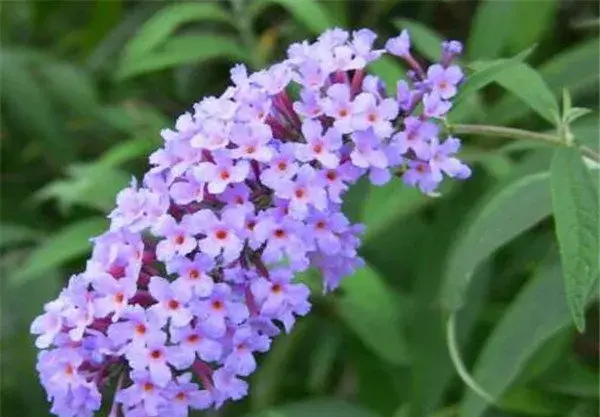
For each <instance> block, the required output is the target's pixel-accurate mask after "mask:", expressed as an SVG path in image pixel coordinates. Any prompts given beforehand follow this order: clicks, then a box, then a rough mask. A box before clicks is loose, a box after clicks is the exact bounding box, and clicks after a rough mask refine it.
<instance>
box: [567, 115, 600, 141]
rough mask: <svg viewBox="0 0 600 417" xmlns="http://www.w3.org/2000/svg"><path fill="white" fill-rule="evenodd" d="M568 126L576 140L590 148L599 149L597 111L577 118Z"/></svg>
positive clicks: (599, 122) (599, 127)
mask: <svg viewBox="0 0 600 417" xmlns="http://www.w3.org/2000/svg"><path fill="white" fill-rule="evenodd" d="M569 127H570V129H571V133H572V134H573V136H574V137H575V141H576V142H578V143H581V144H584V145H587V146H589V147H590V148H592V149H596V150H600V142H598V131H599V130H600V115H599V114H598V113H594V114H591V115H589V116H587V117H582V118H581V119H577V120H576V121H575V122H574V123H573V124H572V125H571V126H569Z"/></svg>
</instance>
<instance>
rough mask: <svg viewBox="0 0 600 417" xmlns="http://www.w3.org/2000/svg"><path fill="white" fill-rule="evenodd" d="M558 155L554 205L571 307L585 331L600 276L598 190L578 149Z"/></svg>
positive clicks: (576, 321)
mask: <svg viewBox="0 0 600 417" xmlns="http://www.w3.org/2000/svg"><path fill="white" fill-rule="evenodd" d="M554 152H555V153H554V158H553V159H552V168H551V173H552V176H551V178H552V181H551V184H552V205H553V209H554V220H555V223H556V234H557V237H558V244H559V247H560V255H561V263H562V266H563V271H564V278H565V289H566V295H567V303H568V305H569V308H570V310H571V314H572V315H573V320H574V321H575V324H576V326H577V328H578V329H579V330H580V331H583V329H584V327H585V321H584V320H585V317H584V312H585V311H584V308H585V305H586V302H587V299H588V297H589V295H590V292H591V291H592V289H593V288H594V285H595V284H596V282H597V281H598V274H599V271H598V254H600V244H599V242H598V240H599V237H598V236H599V230H600V229H599V228H598V213H599V211H598V188H597V183H596V184H595V183H594V181H593V179H592V175H591V173H590V171H589V169H588V168H587V167H586V166H585V165H584V163H583V160H582V158H581V155H580V154H579V152H578V151H577V150H576V149H575V148H562V149H557V150H555V151H554Z"/></svg>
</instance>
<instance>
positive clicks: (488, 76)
mask: <svg viewBox="0 0 600 417" xmlns="http://www.w3.org/2000/svg"><path fill="white" fill-rule="evenodd" d="M530 51H531V49H529V50H527V51H524V52H522V53H520V54H518V55H516V56H514V57H512V58H509V59H498V60H495V61H479V62H478V63H473V64H471V65H480V66H481V68H482V70H481V71H476V72H475V73H474V74H471V75H469V76H468V77H467V80H466V81H465V82H464V83H463V84H462V86H461V87H460V89H459V91H458V95H457V96H456V98H455V99H454V104H453V105H454V106H458V105H459V103H461V102H462V101H463V100H464V99H465V98H466V97H468V96H470V95H471V94H473V93H475V92H476V91H478V90H480V89H482V88H483V87H485V86H487V85H488V84H491V83H493V82H495V81H497V80H498V78H499V77H500V76H501V75H502V73H503V72H504V71H506V70H508V69H510V68H511V67H515V66H517V65H518V64H519V63H520V62H521V61H522V60H524V59H525V58H526V57H527V55H529V53H530Z"/></svg>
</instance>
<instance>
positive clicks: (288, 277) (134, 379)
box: [31, 29, 470, 417]
mask: <svg viewBox="0 0 600 417" xmlns="http://www.w3.org/2000/svg"><path fill="white" fill-rule="evenodd" d="M375 38H376V35H375V34H374V33H373V32H372V31H370V30H366V29H363V30H359V31H355V32H353V33H352V34H351V35H350V34H349V33H348V32H346V31H343V30H340V29H333V30H330V31H327V32H325V33H323V34H322V35H321V36H320V37H319V39H318V40H317V41H316V42H315V43H312V44H310V43H308V42H306V41H304V42H302V43H296V44H293V45H292V46H291V47H290V48H289V50H288V57H287V59H286V60H285V61H283V62H281V63H278V64H275V65H273V66H271V67H270V68H268V69H266V70H263V71H259V72H256V73H253V74H248V73H247V71H246V68H245V67H244V66H243V65H237V66H235V67H234V68H233V69H232V70H231V79H232V81H233V86H231V87H229V88H228V89H227V90H226V91H225V93H224V94H223V95H222V96H221V97H218V98H217V97H209V98H205V99H203V100H202V101H200V102H199V103H197V104H196V105H195V106H194V109H193V111H192V112H190V113H185V114H183V115H182V116H180V117H179V118H178V119H177V121H176V123H175V129H174V130H171V129H165V130H164V131H162V132H161V135H162V137H163V138H164V146H163V148H161V149H159V150H158V151H156V152H154V153H153V154H152V155H151V157H150V163H151V165H152V167H151V169H150V170H149V171H148V172H147V173H146V175H145V176H144V179H143V183H142V184H141V185H138V184H137V183H136V182H133V183H132V184H131V186H130V187H129V188H127V189H125V190H123V191H122V192H121V193H119V195H118V197H117V207H116V208H115V209H114V210H113V212H112V213H110V215H109V217H110V219H111V227H110V230H109V231H108V232H106V233H105V234H103V235H101V236H99V237H97V238H95V239H94V250H93V254H92V256H91V259H90V260H89V261H88V263H87V266H86V269H85V271H84V272H83V273H81V274H78V275H75V276H73V277H72V278H71V280H70V282H69V285H68V286H67V288H65V289H64V290H63V291H62V293H61V294H60V295H59V297H58V298H57V299H56V300H54V301H52V302H49V303H48V304H47V305H46V306H45V312H44V314H43V315H41V316H39V317H38V318H37V319H36V320H35V321H34V322H33V324H32V326H31V331H32V332H33V333H34V334H36V335H38V337H37V341H36V345H37V347H38V348H40V349H42V350H41V352H40V353H39V358H38V365H37V369H38V371H39V374H40V378H41V381H42V383H43V385H44V387H45V388H46V391H47V393H48V397H49V399H50V400H51V401H52V402H53V408H52V412H53V413H55V414H57V415H59V416H65V417H70V416H91V415H92V414H93V412H94V411H95V410H98V409H99V407H100V404H101V399H102V395H101V392H100V390H102V389H104V388H106V387H107V384H108V382H109V381H113V382H114V383H116V385H117V388H116V394H115V396H114V400H113V411H112V414H111V415H113V416H117V415H121V414H123V415H125V416H165V415H169V416H176V417H177V416H187V415H188V410H189V409H190V408H191V409H206V408H209V407H220V406H221V405H222V404H223V403H224V402H225V401H227V400H238V399H240V398H242V397H244V396H245V395H246V393H247V391H248V384H247V383H246V382H245V381H244V379H243V378H244V377H247V376H248V375H250V374H251V373H252V372H253V371H254V370H255V369H256V361H255V354H256V353H257V352H266V351H267V350H268V349H269V346H270V343H271V340H272V338H273V337H274V336H276V335H277V334H279V333H280V332H281V331H282V330H285V331H286V332H289V331H290V329H291V328H292V326H293V325H294V322H295V320H296V318H297V317H298V316H303V315H305V314H307V313H308V311H309V310H310V302H309V290H308V288H307V287H306V286H305V285H303V284H299V283H294V282H293V280H292V278H293V276H294V274H295V273H298V272H301V271H305V270H306V269H307V268H309V267H314V268H316V269H317V270H318V271H319V272H320V273H321V274H322V276H323V280H324V288H325V290H332V289H334V288H336V287H337V286H338V284H339V282H340V280H341V279H342V278H343V277H344V276H347V275H349V274H351V273H352V272H353V271H354V270H355V269H356V268H357V267H360V266H361V265H362V260H361V259H360V257H359V256H358V255H357V247H358V245H359V243H360V240H359V238H358V236H359V234H360V233H361V230H362V226H361V225H352V224H351V223H350V222H349V220H348V219H347V218H346V217H345V216H344V214H343V213H342V211H341V203H342V197H343V194H344V193H345V192H346V190H347V189H348V187H349V186H350V185H351V184H353V183H354V182H356V181H357V180H358V179H359V178H360V177H361V176H362V175H364V174H368V176H369V178H370V181H371V182H373V183H374V184H376V185H381V184H384V183H386V182H388V181H389V180H390V179H391V177H392V176H394V175H396V176H398V177H401V178H402V179H403V181H404V182H405V183H406V184H408V185H410V186H416V187H418V188H420V189H421V190H422V191H423V192H425V193H433V192H434V191H435V189H436V187H437V186H438V184H439V183H440V182H441V181H442V178H443V175H444V174H446V175H447V176H450V177H456V178H466V177H468V176H469V175H470V170H469V168H468V167H467V166H466V165H464V164H463V163H461V162H460V161H459V160H458V159H456V158H455V157H454V154H455V153H456V152H457V151H458V148H459V147H460V142H459V140H458V139H456V138H453V137H447V138H445V139H442V138H441V137H440V128H439V125H438V121H439V119H441V118H443V117H444V115H445V114H446V112H447V111H448V110H449V109H450V107H451V102H450V100H451V99H452V97H453V96H454V95H455V94H456V89H457V86H458V84H459V83H460V82H461V80H462V79H463V74H462V72H461V70H460V68H459V67H458V66H456V65H452V60H453V58H454V57H455V55H457V54H458V53H460V50H461V45H460V44H459V43H458V42H454V41H452V42H446V43H444V44H443V45H442V49H443V58H442V60H441V62H440V63H437V64H434V65H432V66H430V67H429V68H427V69H426V70H425V69H424V68H422V67H421V66H420V64H419V63H418V62H417V61H416V59H415V58H414V57H413V56H412V55H411V52H410V42H409V36H408V34H407V33H406V32H403V33H402V34H400V35H399V36H398V37H396V38H393V39H389V40H388V41H387V43H386V45H385V49H374V46H373V45H374V41H375ZM386 53H390V54H392V55H396V56H398V57H400V58H401V59H402V60H403V61H404V62H405V63H406V64H407V65H408V66H409V67H410V71H409V75H408V78H407V80H401V81H398V84H397V94H396V95H395V96H389V95H387V94H386V92H385V88H384V87H385V86H384V84H383V82H382V81H381V80H380V79H379V78H378V77H376V76H373V75H367V73H366V72H365V68H366V67H367V66H368V64H369V63H371V62H373V61H375V60H377V59H379V58H380V57H381V56H382V55H384V54H386ZM291 85H295V87H296V90H295V91H299V93H298V97H297V98H295V99H294V98H291V97H290V94H291V91H292V89H291V88H289V87H290V86H291Z"/></svg>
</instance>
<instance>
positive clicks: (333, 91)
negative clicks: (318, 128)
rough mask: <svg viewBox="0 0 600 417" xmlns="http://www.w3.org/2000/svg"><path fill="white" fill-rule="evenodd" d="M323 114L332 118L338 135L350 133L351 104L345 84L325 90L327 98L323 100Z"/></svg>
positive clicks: (335, 85)
mask: <svg viewBox="0 0 600 417" xmlns="http://www.w3.org/2000/svg"><path fill="white" fill-rule="evenodd" d="M322 107H323V112H324V113H325V114H326V115H327V116H330V117H333V119H334V122H333V126H334V127H335V128H336V129H337V130H339V132H340V133H342V134H346V133H350V132H352V130H353V129H352V118H353V113H352V102H351V100H350V88H349V87H348V86H347V85H346V84H339V83H338V84H333V85H332V86H331V87H329V89H328V90H327V97H326V98H324V99H323V104H322Z"/></svg>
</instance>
